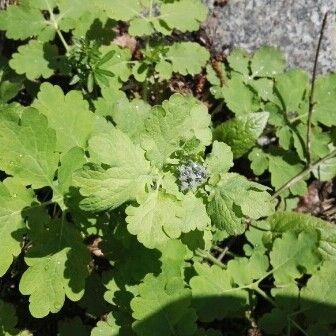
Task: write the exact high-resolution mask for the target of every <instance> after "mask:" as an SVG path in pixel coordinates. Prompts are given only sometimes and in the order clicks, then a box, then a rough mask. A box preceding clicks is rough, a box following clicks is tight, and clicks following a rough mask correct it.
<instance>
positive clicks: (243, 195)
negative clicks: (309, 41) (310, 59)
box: [0, 0, 336, 336]
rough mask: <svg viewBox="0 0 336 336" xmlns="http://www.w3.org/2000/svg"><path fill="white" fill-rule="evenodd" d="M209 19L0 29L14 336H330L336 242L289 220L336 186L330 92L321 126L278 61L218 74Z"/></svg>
mask: <svg viewBox="0 0 336 336" xmlns="http://www.w3.org/2000/svg"><path fill="white" fill-rule="evenodd" d="M206 14H207V9H206V6H205V5H204V4H203V3H202V2H201V1H200V0H114V1H110V0H98V1H89V0H84V1H83V0H75V1H73V0H71V1H70V0H22V1H19V3H18V4H17V5H12V6H10V7H9V8H8V10H6V11H1V12H0V29H1V30H4V31H5V36H6V37H7V38H8V39H12V41H9V40H6V39H4V43H5V44H4V45H5V46H7V43H10V48H9V49H8V50H12V49H14V50H13V53H11V54H10V55H9V52H8V50H5V49H6V48H4V54H6V56H4V57H2V56H1V58H0V239H1V241H0V335H6V336H7V335H22V336H23V335H26V336H28V335H30V334H31V333H30V329H31V330H32V332H34V333H37V334H42V333H49V334H51V335H52V334H55V335H56V334H57V335H64V336H67V335H84V336H85V335H89V334H91V335H93V336H98V335H104V336H106V335H121V336H133V335H134V336H137V335H138V336H151V335H153V336H156V335H163V336H165V335H166V336H170V335H181V336H220V335H222V334H223V335H224V334H225V335H226V334H230V335H231V334H237V335H238V334H243V333H244V334H245V333H246V331H247V330H250V331H251V328H256V326H258V327H259V328H260V329H262V332H263V333H265V335H266V334H267V335H273V334H274V335H292V336H294V335H297V334H299V333H300V334H304V335H321V334H323V335H333V333H334V331H333V328H334V326H335V323H336V320H335V316H336V315H335V307H336V297H335V289H334V287H335V286H334V279H335V276H336V269H335V266H334V264H335V263H334V261H335V258H336V229H335V226H334V225H333V224H330V223H328V222H326V221H324V220H322V219H319V218H315V217H312V216H310V215H304V214H299V213H295V212H284V211H280V210H282V209H284V208H285V207H286V206H287V205H288V204H291V207H295V206H296V201H297V199H298V197H295V196H299V195H303V194H305V193H306V192H307V186H306V182H305V181H309V179H310V178H311V177H312V176H315V177H319V178H322V179H323V180H327V179H332V178H334V176H335V172H336V170H335V158H334V157H333V156H332V155H334V154H333V153H334V142H335V130H334V128H333V126H335V125H336V123H335V120H334V119H335V118H334V110H333V108H334V105H335V101H334V100H335V96H336V91H335V90H336V85H335V83H336V82H335V75H333V74H331V75H322V76H319V77H318V78H317V80H316V87H315V93H314V95H313V97H311V98H312V102H313V109H314V110H313V117H312V124H311V125H310V124H309V123H308V118H307V116H308V111H309V110H308V108H309V97H310V94H311V85H310V80H309V76H308V75H307V73H305V72H304V71H302V70H288V71H285V70H284V69H285V63H284V59H283V56H282V55H281V53H280V51H279V50H277V49H274V48H271V47H262V48H261V49H259V50H257V51H256V52H255V53H254V55H250V54H248V53H246V52H245V51H243V50H234V51H233V52H232V53H231V54H230V55H229V56H228V57H227V59H226V60H225V61H224V62H217V61H215V60H214V59H211V61H210V62H208V61H209V59H210V58H211V55H210V52H209V51H208V50H207V49H206V48H204V47H202V46H201V45H199V44H198V43H196V42H195V41H189V40H190V39H191V36H192V35H191V34H190V35H188V36H189V37H190V38H189V40H187V39H186V38H185V36H184V35H182V33H186V32H193V31H197V30H198V29H199V27H200V24H201V22H202V21H204V19H205V17H206ZM15 40H19V42H16V41H15ZM15 48H16V49H15ZM204 69H206V74H207V78H204V77H203V75H204V73H203V70H204ZM206 79H207V80H208V83H205V84H204V88H205V89H204V88H203V89H204V90H208V87H209V84H210V88H209V90H210V92H211V93H212V94H213V97H211V98H210V99H209V95H208V92H207V91H205V92H199V91H202V90H200V88H199V87H196V86H202V85H194V82H195V83H196V82H197V83H198V84H200V83H201V84H202V81H204V80H206ZM189 83H192V84H191V85H189ZM175 84H177V87H178V88H177V89H176V87H175V86H174V85H175ZM193 89H195V94H196V95H197V97H198V98H196V97H194V96H193V95H192V94H191V93H192V92H191V91H192V90H193ZM176 91H178V92H176ZM179 91H182V92H179ZM187 92H188V93H187ZM204 93H205V94H204ZM217 104H218V106H217ZM209 110H210V112H212V111H214V112H213V114H212V115H211V114H210V113H209ZM308 130H311V136H312V143H311V146H310V147H311V157H312V162H307V161H308V160H307V157H308V155H307V150H308V147H309V146H307V133H308ZM330 153H331V154H330ZM237 159H238V160H237ZM247 159H248V160H249V161H250V162H251V165H250V168H251V169H248V168H249V167H248V163H249V161H248V160H247ZM316 160H321V161H320V162H318V163H314V161H316ZM308 164H311V166H309V167H308ZM304 169H306V170H304ZM302 172H303V173H306V175H304V174H303V173H302ZM310 173H312V174H313V175H309V174H310ZM295 176H299V177H296V180H295V181H294V182H295V183H293V184H290V185H289V184H288V181H289V180H291V179H292V178H294V177H295ZM259 182H260V183H259ZM261 183H262V184H261ZM284 184H285V187H284V188H283V191H282V192H281V193H280V202H279V203H277V201H276V197H277V193H276V194H275V195H274V194H273V195H271V194H272V192H273V191H272V188H274V189H275V190H279V189H281V187H282V186H283V185H284ZM286 184H287V185H286ZM276 206H277V212H275V209H276ZM19 329H23V330H19ZM25 329H28V330H25ZM231 329H232V330H231ZM250 331H249V332H250Z"/></svg>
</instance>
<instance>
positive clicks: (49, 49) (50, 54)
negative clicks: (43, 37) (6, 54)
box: [9, 40, 58, 80]
mask: <svg viewBox="0 0 336 336" xmlns="http://www.w3.org/2000/svg"><path fill="white" fill-rule="evenodd" d="M57 56H58V50H57V47H56V46H55V45H52V44H49V43H45V44H43V43H41V42H39V41H35V40H31V41H30V42H29V43H28V44H25V45H23V46H20V47H19V48H18V52H17V53H14V54H13V56H12V59H11V60H10V61H9V65H10V66H11V68H12V69H13V70H15V71H16V72H17V73H18V74H20V75H23V74H25V75H26V77H27V78H28V79H30V80H34V79H37V78H39V77H41V76H42V77H43V78H49V77H50V76H52V75H53V74H54V72H55V60H56V57H57Z"/></svg>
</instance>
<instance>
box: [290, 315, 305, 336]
mask: <svg viewBox="0 0 336 336" xmlns="http://www.w3.org/2000/svg"><path fill="white" fill-rule="evenodd" d="M288 320H289V322H290V323H292V324H293V326H294V327H296V328H297V329H299V330H300V331H301V332H302V334H303V335H305V336H308V334H307V333H306V332H305V330H303V329H302V328H301V326H299V325H298V324H297V323H296V322H295V321H294V320H293V319H291V318H290V317H288Z"/></svg>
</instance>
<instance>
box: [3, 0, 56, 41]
mask: <svg viewBox="0 0 336 336" xmlns="http://www.w3.org/2000/svg"><path fill="white" fill-rule="evenodd" d="M0 30H4V31H6V36H7V38H9V39H14V40H25V39H27V38H30V37H32V36H39V37H41V38H42V37H43V36H48V39H53V36H54V32H53V28H52V26H49V25H47V22H46V20H45V19H44V17H43V14H42V13H41V11H40V10H39V9H37V8H32V7H30V6H29V5H28V4H27V1H26V2H24V3H23V4H21V5H20V6H10V7H9V8H8V9H7V10H6V11H1V12H0ZM48 39H47V40H48Z"/></svg>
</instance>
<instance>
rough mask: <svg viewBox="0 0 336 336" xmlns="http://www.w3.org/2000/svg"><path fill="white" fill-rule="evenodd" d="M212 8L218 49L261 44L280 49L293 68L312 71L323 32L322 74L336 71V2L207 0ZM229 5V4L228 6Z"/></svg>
mask: <svg viewBox="0 0 336 336" xmlns="http://www.w3.org/2000/svg"><path fill="white" fill-rule="evenodd" d="M204 1H205V2H206V3H207V5H208V6H209V8H210V15H209V19H208V21H207V23H206V26H205V27H206V30H207V32H208V34H209V36H210V38H211V39H212V40H213V46H214V48H215V49H216V50H218V51H221V50H224V51H225V52H228V51H229V50H231V49H233V48H234V47H241V48H244V49H247V50H248V51H250V52H252V51H254V50H255V49H256V48H258V47H259V46H261V45H264V44H267V45H272V46H275V47H279V48H280V49H281V50H282V51H283V52H284V54H285V55H286V58H287V60H288V64H289V67H302V68H304V69H306V70H307V71H309V72H311V71H312V68H313V62H314V57H315V50H316V46H317V42H318V38H319V34H320V29H321V25H322V21H323V17H324V14H325V13H326V11H330V14H329V15H328V22H327V26H326V29H325V31H324V38H323V41H322V47H321V52H320V55H319V66H318V72H320V73H321V72H322V73H324V72H328V71H329V72H336V22H335V10H336V0H226V1H225V0H224V1H223V0H217V1H214V0H204ZM225 3H226V4H225Z"/></svg>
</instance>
